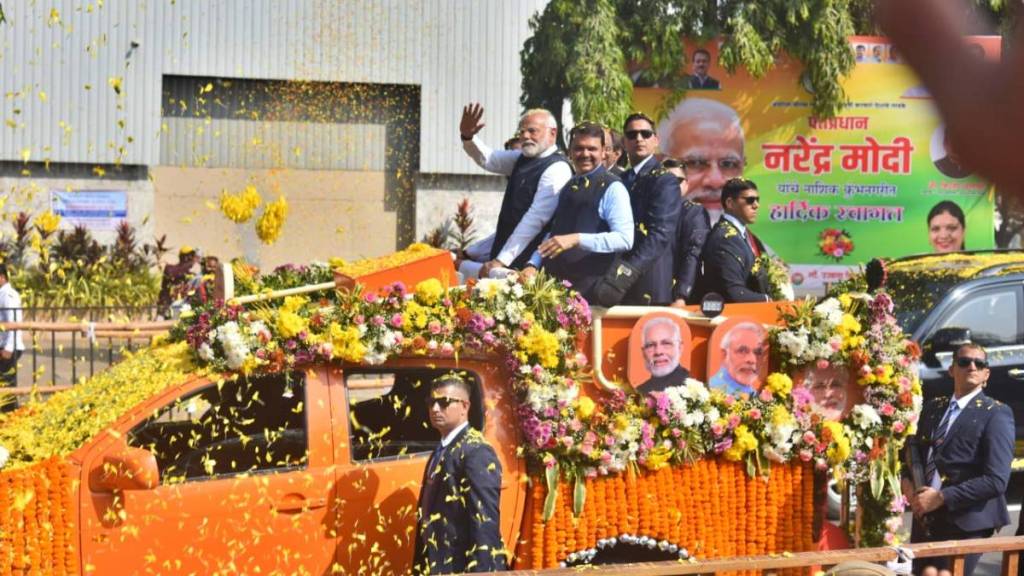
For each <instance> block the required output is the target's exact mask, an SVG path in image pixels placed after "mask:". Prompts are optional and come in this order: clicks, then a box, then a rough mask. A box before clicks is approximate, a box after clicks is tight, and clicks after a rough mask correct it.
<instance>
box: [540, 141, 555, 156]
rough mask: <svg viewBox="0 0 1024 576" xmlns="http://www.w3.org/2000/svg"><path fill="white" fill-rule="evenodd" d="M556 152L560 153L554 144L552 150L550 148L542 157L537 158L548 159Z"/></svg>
mask: <svg viewBox="0 0 1024 576" xmlns="http://www.w3.org/2000/svg"><path fill="white" fill-rule="evenodd" d="M555 152H558V146H555V145H554V144H552V145H551V147H550V148H548V149H547V150H545V151H543V152H541V153H540V155H539V156H537V157H538V158H546V157H548V156H551V155H552V154H554V153H555Z"/></svg>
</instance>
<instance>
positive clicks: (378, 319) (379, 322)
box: [370, 314, 384, 326]
mask: <svg viewBox="0 0 1024 576" xmlns="http://www.w3.org/2000/svg"><path fill="white" fill-rule="evenodd" d="M370 323H371V324H373V325H374V326H383V325H384V317H383V316H381V315H379V314H377V315H375V316H374V317H373V318H372V319H370Z"/></svg>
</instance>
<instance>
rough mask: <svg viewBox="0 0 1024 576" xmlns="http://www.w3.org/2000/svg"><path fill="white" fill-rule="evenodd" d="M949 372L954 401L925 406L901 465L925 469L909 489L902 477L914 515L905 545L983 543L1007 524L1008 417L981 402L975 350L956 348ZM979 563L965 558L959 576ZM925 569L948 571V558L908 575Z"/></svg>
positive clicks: (1003, 408) (980, 353)
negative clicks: (906, 462)
mask: <svg viewBox="0 0 1024 576" xmlns="http://www.w3.org/2000/svg"><path fill="white" fill-rule="evenodd" d="M949 371H950V374H951V375H952V376H953V397H952V398H948V397H939V398H934V399H932V400H931V401H929V402H928V403H927V404H925V406H924V408H923V409H922V410H921V418H920V420H919V422H918V427H917V434H915V435H914V436H913V437H911V438H910V439H909V441H908V442H907V447H906V449H907V450H909V451H912V452H911V454H910V457H909V458H908V460H909V461H911V462H923V463H924V464H923V471H922V470H921V469H920V468H918V470H917V471H918V474H919V477H918V478H917V481H918V482H922V483H923V485H917V486H915V485H914V484H913V482H912V481H911V480H910V478H911V471H909V470H908V471H905V477H904V480H903V493H904V495H905V496H907V497H908V499H909V500H910V507H911V509H912V510H913V512H914V526H913V529H912V531H911V534H910V541H911V542H937V541H942V540H968V539H973V538H988V537H990V536H992V534H993V533H995V532H996V531H997V530H999V528H1001V527H1003V526H1005V525H1007V524H1009V523H1010V516H1009V514H1008V513H1007V510H1006V497H1005V496H1004V493H1005V492H1006V485H1007V483H1008V482H1009V480H1010V463H1011V461H1012V460H1013V444H1014V424H1013V412H1012V411H1011V410H1010V408H1009V406H1007V405H1005V404H1003V403H1001V402H999V401H997V400H993V399H992V398H989V397H988V396H986V395H985V392H984V388H985V384H986V383H987V382H988V378H989V368H988V355H987V354H986V352H985V349H984V348H982V347H981V346H979V345H977V344H964V345H962V346H960V348H959V349H957V351H956V354H954V357H953V365H952V366H951V367H950V369H949ZM980 556H981V555H980V554H975V555H969V556H967V558H966V560H965V562H964V574H965V575H966V576H970V575H971V572H973V571H974V567H975V566H977V564H978V559H979V558H980ZM927 565H933V566H936V567H937V568H939V569H942V568H946V569H952V566H951V563H950V561H949V559H948V558H924V559H921V560H919V561H915V562H914V573H915V574H920V573H921V571H922V570H923V569H924V568H925V566H927Z"/></svg>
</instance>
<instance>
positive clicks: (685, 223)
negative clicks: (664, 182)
mask: <svg viewBox="0 0 1024 576" xmlns="http://www.w3.org/2000/svg"><path fill="white" fill-rule="evenodd" d="M710 232H711V217H710V216H708V211H707V209H706V208H704V207H703V206H701V205H700V204H697V203H696V202H691V201H690V200H683V205H682V209H681V210H680V211H679V226H678V227H677V229H676V245H675V249H674V250H673V256H674V258H675V265H674V270H675V272H674V273H675V286H674V287H673V288H672V296H673V299H677V300H678V299H682V300H685V301H686V303H687V304H692V303H693V302H691V301H690V298H691V296H692V294H693V288H694V286H696V284H697V278H698V277H699V275H700V254H701V251H702V250H704V243H705V242H706V241H707V238H708V234H709V233H710Z"/></svg>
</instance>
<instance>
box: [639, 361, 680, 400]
mask: <svg viewBox="0 0 1024 576" xmlns="http://www.w3.org/2000/svg"><path fill="white" fill-rule="evenodd" d="M689 377H690V371H689V370H687V369H686V368H683V367H682V366H676V369H675V370H673V371H671V372H669V373H668V374H666V375H664V376H651V377H650V378H648V379H647V381H646V382H644V383H643V384H641V385H639V386H637V387H636V391H637V392H640V393H643V394H650V393H651V392H662V391H663V390H665V388H671V387H672V386H682V385H683V384H684V383H685V382H686V379H687V378H689Z"/></svg>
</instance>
